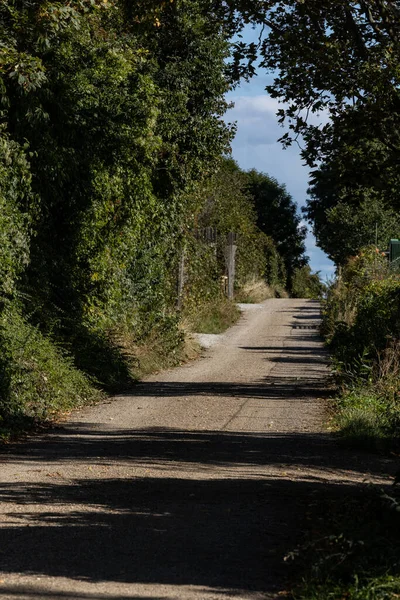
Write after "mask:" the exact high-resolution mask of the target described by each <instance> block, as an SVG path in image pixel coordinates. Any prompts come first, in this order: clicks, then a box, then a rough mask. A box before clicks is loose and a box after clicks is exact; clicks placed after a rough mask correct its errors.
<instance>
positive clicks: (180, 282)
mask: <svg viewBox="0 0 400 600" xmlns="http://www.w3.org/2000/svg"><path fill="white" fill-rule="evenodd" d="M184 285H185V248H182V252H181V256H180V258H179V266H178V297H177V302H176V308H177V309H178V310H181V309H182V301H183V288H184Z"/></svg>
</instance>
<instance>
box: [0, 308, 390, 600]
mask: <svg viewBox="0 0 400 600" xmlns="http://www.w3.org/2000/svg"><path fill="white" fill-rule="evenodd" d="M318 320H319V307H318V304H317V303H315V302H313V301H307V300H286V299H283V300H269V301H267V302H265V303H264V304H262V305H253V306H249V307H247V309H246V310H245V312H244V315H243V317H242V319H241V321H240V322H239V324H238V325H236V326H235V327H233V328H232V329H231V330H230V331H229V332H228V333H227V334H226V335H225V336H224V337H222V338H221V339H219V343H218V344H216V345H215V346H214V347H213V348H211V349H210V350H208V351H206V353H205V356H204V357H203V358H202V359H200V360H198V361H196V362H194V363H192V364H190V365H188V366H184V367H181V368H178V369H174V370H171V371H168V372H164V373H161V374H158V375H156V376H153V377H150V378H148V379H147V380H146V381H145V382H143V383H142V384H140V385H138V386H137V387H136V388H135V389H134V391H133V393H131V394H129V395H125V396H121V397H119V398H118V399H117V400H116V401H114V402H112V403H104V404H102V405H100V406H98V407H95V408H90V409H87V410H84V411H82V412H80V413H77V414H74V415H73V416H72V417H71V420H70V421H69V422H68V423H67V424H65V425H64V426H63V427H60V428H58V429H57V430H55V431H52V432H50V433H48V434H47V435H46V436H44V437H41V438H39V439H36V440H33V441H32V440H31V441H30V442H28V443H27V444H21V445H19V446H16V447H13V448H9V449H8V450H7V451H5V452H3V453H2V455H0V462H1V484H0V515H1V516H0V518H1V523H0V525H1V526H0V562H1V565H0V571H1V574H0V597H1V598H2V599H3V600H6V599H7V600H8V599H13V600H19V599H30V600H32V599H34V600H39V599H47V600H49V599H50V600H53V599H54V600H55V599H57V600H59V599H69V600H72V599H73V600H75V599H76V600H78V599H79V600H83V599H108V600H117V599H118V600H123V599H128V598H129V599H130V598H135V599H136V600H141V599H145V598H152V599H153V600H156V599H157V600H164V599H175V600H178V599H179V600H180V599H182V600H217V599H219V600H222V599H224V600H229V599H234V598H235V599H236V600H237V599H240V600H255V599H261V598H262V599H270V598H275V597H276V595H277V593H278V592H279V591H280V590H282V589H284V586H285V577H286V569H287V567H286V563H285V562H284V561H283V557H284V556H285V555H286V554H287V553H288V552H289V551H290V550H292V549H293V548H294V547H295V546H296V544H297V543H298V542H299V541H301V537H302V530H303V527H304V525H305V515H306V512H307V507H309V505H310V504H312V503H313V502H316V501H317V500H318V497H319V496H318V495H320V494H325V495H326V494H336V493H337V494H341V493H343V491H345V490H346V489H348V488H349V487H351V486H357V485H359V484H360V483H361V482H362V481H363V480H364V478H365V477H366V476H367V477H371V478H374V480H375V481H380V478H381V472H382V471H381V468H382V463H380V466H379V467H378V466H377V467H375V466H374V464H373V463H371V462H370V461H364V462H363V460H362V459H360V458H359V457H357V456H352V455H349V454H348V455H346V456H345V455H344V454H343V450H341V449H339V448H337V447H336V445H335V442H334V441H333V440H332V438H331V436H330V434H329V433H328V432H327V431H324V426H323V423H324V403H323V401H322V400H321V398H322V397H323V396H324V395H325V394H326V389H327V375H328V368H327V364H326V358H327V357H326V355H325V352H324V349H323V347H322V344H321V341H320V340H319V338H318V335H317V331H316V327H317V325H318ZM366 463H367V465H368V468H367V466H366ZM375 468H376V473H374V472H373V471H374V469H375ZM382 481H385V478H384V477H383V479H382Z"/></svg>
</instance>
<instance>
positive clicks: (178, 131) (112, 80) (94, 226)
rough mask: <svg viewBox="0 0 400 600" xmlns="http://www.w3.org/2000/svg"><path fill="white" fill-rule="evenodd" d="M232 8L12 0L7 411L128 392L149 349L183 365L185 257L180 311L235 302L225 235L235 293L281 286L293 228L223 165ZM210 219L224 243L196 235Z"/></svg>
mask: <svg viewBox="0 0 400 600" xmlns="http://www.w3.org/2000/svg"><path fill="white" fill-rule="evenodd" d="M226 8H227V7H226ZM223 13H224V14H222V13H221V12H220V11H219V8H218V6H217V5H215V3H214V2H211V0H210V1H205V0H179V1H172V2H162V3H160V2H157V1H156V0H154V2H138V3H131V2H128V1H125V0H72V1H71V0H69V1H68V2H52V1H48V0H29V1H22V0H5V1H4V2H2V3H1V6H0V236H1V247H2V251H1V256H0V279H1V283H0V295H1V298H0V301H1V315H0V316H1V323H0V324H1V331H0V345H1V347H2V356H1V365H0V368H1V373H2V392H1V415H2V417H3V419H6V420H7V419H8V418H11V416H12V415H16V414H17V413H18V411H20V412H21V416H23V415H24V414H25V416H29V417H35V415H36V416H44V415H45V414H46V411H47V413H48V414H49V413H51V412H52V411H55V410H57V407H58V408H59V409H65V408H67V407H69V406H70V405H71V402H72V404H76V403H78V404H79V403H81V402H82V401H83V398H86V400H88V399H90V398H91V397H92V396H93V395H94V396H96V391H95V390H94V388H93V383H96V384H97V385H99V386H101V387H105V388H106V389H115V388H117V387H120V386H121V385H122V386H123V385H127V384H128V383H129V381H131V380H132V377H133V376H134V375H135V373H136V372H137V370H136V371H135V367H136V366H137V364H138V359H137V355H138V352H137V349H138V347H139V346H141V345H143V344H147V346H151V348H150V349H149V351H150V353H151V352H153V353H157V354H158V361H159V362H158V365H159V366H160V365H162V364H170V363H171V362H173V361H176V360H177V356H179V352H180V348H181V347H182V341H183V335H182V332H181V329H180V327H179V313H178V312H177V310H176V307H177V279H178V271H179V267H180V263H181V261H182V256H183V255H184V256H185V268H186V272H185V282H184V289H183V297H182V298H180V300H181V301H182V302H183V307H184V309H185V310H186V311H188V312H190V309H191V308H190V307H197V306H198V305H199V302H200V300H201V302H202V303H203V304H204V303H205V302H211V303H214V304H215V303H217V304H218V302H220V301H221V302H222V303H223V302H225V301H224V300H223V296H224V294H223V289H222V286H221V276H223V275H224V274H225V271H226V265H225V258H224V246H225V244H226V239H227V235H228V234H229V232H234V233H235V234H236V235H237V239H238V254H237V287H238V288H240V286H242V285H243V284H244V283H245V282H246V281H247V279H249V278H261V279H267V280H268V282H269V283H271V285H273V286H278V285H280V286H284V284H285V281H286V271H285V266H284V263H283V261H284V262H285V264H286V267H287V268H288V265H289V262H288V259H287V253H286V255H285V256H284V252H283V250H282V251H281V247H282V249H283V247H284V243H285V241H284V239H283V238H284V237H285V235H286V234H284V233H283V232H275V231H274V232H273V231H269V230H268V231H267V230H262V231H260V229H259V227H258V226H257V216H256V212H255V208H254V200H253V199H252V197H251V195H249V194H248V193H247V192H246V190H245V184H244V183H243V181H244V174H243V173H241V172H240V170H239V169H238V168H237V167H236V166H232V164H231V166H230V167H228V166H227V164H228V163H229V161H226V160H223V159H222V158H221V157H222V156H224V155H226V154H227V152H229V142H230V139H231V137H232V135H233V130H232V129H230V127H229V126H227V125H226V124H225V123H224V121H223V119H222V116H223V114H224V112H225V110H226V108H227V103H226V101H225V93H226V91H227V90H228V89H229V87H230V86H231V85H232V83H233V80H234V79H235V76H234V74H233V72H231V73H228V71H229V69H228V67H227V62H226V59H227V57H228V56H229V52H230V45H229V38H230V36H231V35H232V33H233V31H234V30H235V28H236V25H237V23H236V19H235V18H233V19H228V18H227V17H228V13H227V12H225V9H224V11H223ZM274 186H275V188H276V189H278V188H279V186H278V184H276V183H274V184H273V185H272V188H271V189H272V192H273V189H274ZM281 191H282V190H281ZM271 202H272V200H271ZM286 205H287V207H289V210H286V209H284V210H283V211H281V213H280V215H279V218H281V219H286V220H289V221H291V223H290V224H288V227H289V229H290V227H291V228H292V229H293V228H294V229H295V230H296V228H297V225H298V217H297V215H296V214H295V212H294V207H293V205H291V200H289V199H287V200H286ZM258 206H260V203H258ZM256 209H257V210H258V208H257V206H256ZM285 210H286V212H285ZM281 226H283V223H282V224H281ZM210 227H211V228H212V229H214V230H215V231H216V232H217V240H218V242H217V246H216V247H215V248H214V247H211V246H210V244H209V243H205V242H204V239H203V238H202V235H201V234H199V232H200V231H201V230H204V229H205V228H210ZM266 234H267V235H266ZM299 235H300V237H301V235H302V234H301V233H300V234H299ZM281 255H282V256H281ZM182 302H181V304H182ZM181 308H182V306H181ZM225 308H226V310H228V308H227V306H225ZM229 310H230V309H229ZM232 314H233V313H232ZM22 339H27V340H28V341H27V342H26V343H25V344H24V349H23V351H22V350H21V348H20V342H19V341H18V340H22ZM160 340H162V342H160ZM45 356H47V357H48V360H47V361H46V360H45ZM139 371H140V369H139ZM56 372H59V373H60V377H59V378H57V377H56V376H55V375H54V376H53V375H52V374H55V373H56ZM61 374H63V375H61ZM39 382H42V383H43V382H45V384H46V385H45V388H46V389H45V391H44V388H43V385H44V384H43V385H42V383H41V385H39ZM42 388H43V390H42ZM35 389H37V390H41V392H40V393H42V392H43V394H42V395H43V399H42V401H41V404H40V406H41V407H42V408H40V409H39V407H38V408H37V409H36V408H35V406H36V401H34V400H33V398H34V397H35V394H36V392H35V391H34V390H35ZM37 393H39V392H37ZM74 398H75V400H73V399H74ZM71 399H72V400H71ZM38 406H39V405H38Z"/></svg>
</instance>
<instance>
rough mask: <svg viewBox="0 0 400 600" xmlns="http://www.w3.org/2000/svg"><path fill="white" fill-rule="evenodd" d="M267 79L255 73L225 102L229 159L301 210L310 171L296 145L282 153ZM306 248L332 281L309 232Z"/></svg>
mask: <svg viewBox="0 0 400 600" xmlns="http://www.w3.org/2000/svg"><path fill="white" fill-rule="evenodd" d="M254 38H255V33H254V32H253V31H252V30H251V29H248V30H247V31H246V34H245V36H244V40H245V41H249V40H250V39H254ZM269 79H270V76H269V77H268V76H267V75H265V74H263V73H262V72H259V71H258V75H257V77H253V79H252V80H251V81H250V82H249V83H242V84H241V85H240V87H238V88H236V89H235V90H234V91H233V92H231V93H229V94H228V100H229V101H232V102H233V103H234V107H233V108H232V109H230V110H229V111H228V113H227V115H226V120H227V121H229V122H236V123H237V134H236V137H235V139H234V141H233V143H232V156H233V158H234V159H235V160H236V161H237V162H238V164H239V166H240V167H241V168H242V169H252V168H254V169H257V171H263V172H264V173H268V175H271V176H272V177H275V179H277V180H278V182H279V183H281V184H284V185H285V186H286V189H287V190H288V192H289V193H290V195H291V196H292V198H293V200H294V201H295V202H296V203H297V204H298V206H299V207H301V206H303V205H304V204H305V201H306V198H307V187H308V183H307V182H308V175H309V171H308V169H307V167H305V166H304V165H303V164H302V161H301V159H300V151H299V148H298V147H297V145H293V146H291V147H290V148H288V149H286V150H284V149H283V148H282V146H281V144H280V143H279V142H277V140H278V138H280V137H281V136H282V134H283V133H284V130H283V129H282V127H281V126H280V125H279V124H278V119H277V117H276V111H277V110H278V107H279V104H278V101H277V100H275V99H273V98H270V97H269V96H268V94H267V92H266V91H265V86H266V85H267V83H268V80H269ZM306 247H307V251H306V254H307V256H309V258H310V266H311V268H312V269H313V271H320V272H321V277H322V279H323V280H325V279H326V278H332V276H333V274H334V270H335V268H334V265H333V263H332V262H331V261H330V260H329V259H328V257H327V256H326V254H325V253H324V252H322V250H320V249H319V248H317V247H316V245H315V238H314V236H313V235H312V233H311V231H309V233H308V235H307V239H306Z"/></svg>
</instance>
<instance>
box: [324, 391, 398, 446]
mask: <svg viewBox="0 0 400 600" xmlns="http://www.w3.org/2000/svg"><path fill="white" fill-rule="evenodd" d="M399 421H400V412H399V407H397V406H396V404H395V403H393V401H392V398H391V396H390V395H388V394H387V393H386V394H385V393H384V392H383V390H382V389H381V390H379V391H378V390H377V388H376V387H375V386H374V385H373V384H369V385H364V386H360V387H357V388H354V389H349V390H346V391H345V392H343V394H342V395H341V396H340V397H339V398H337V399H336V401H335V402H334V416H333V419H332V423H333V425H334V428H335V429H336V430H337V431H338V433H339V435H340V439H341V441H342V442H343V443H344V444H345V445H347V446H350V447H352V448H356V449H357V448H358V449H360V450H372V451H389V450H394V449H396V448H397V447H398V445H399Z"/></svg>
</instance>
